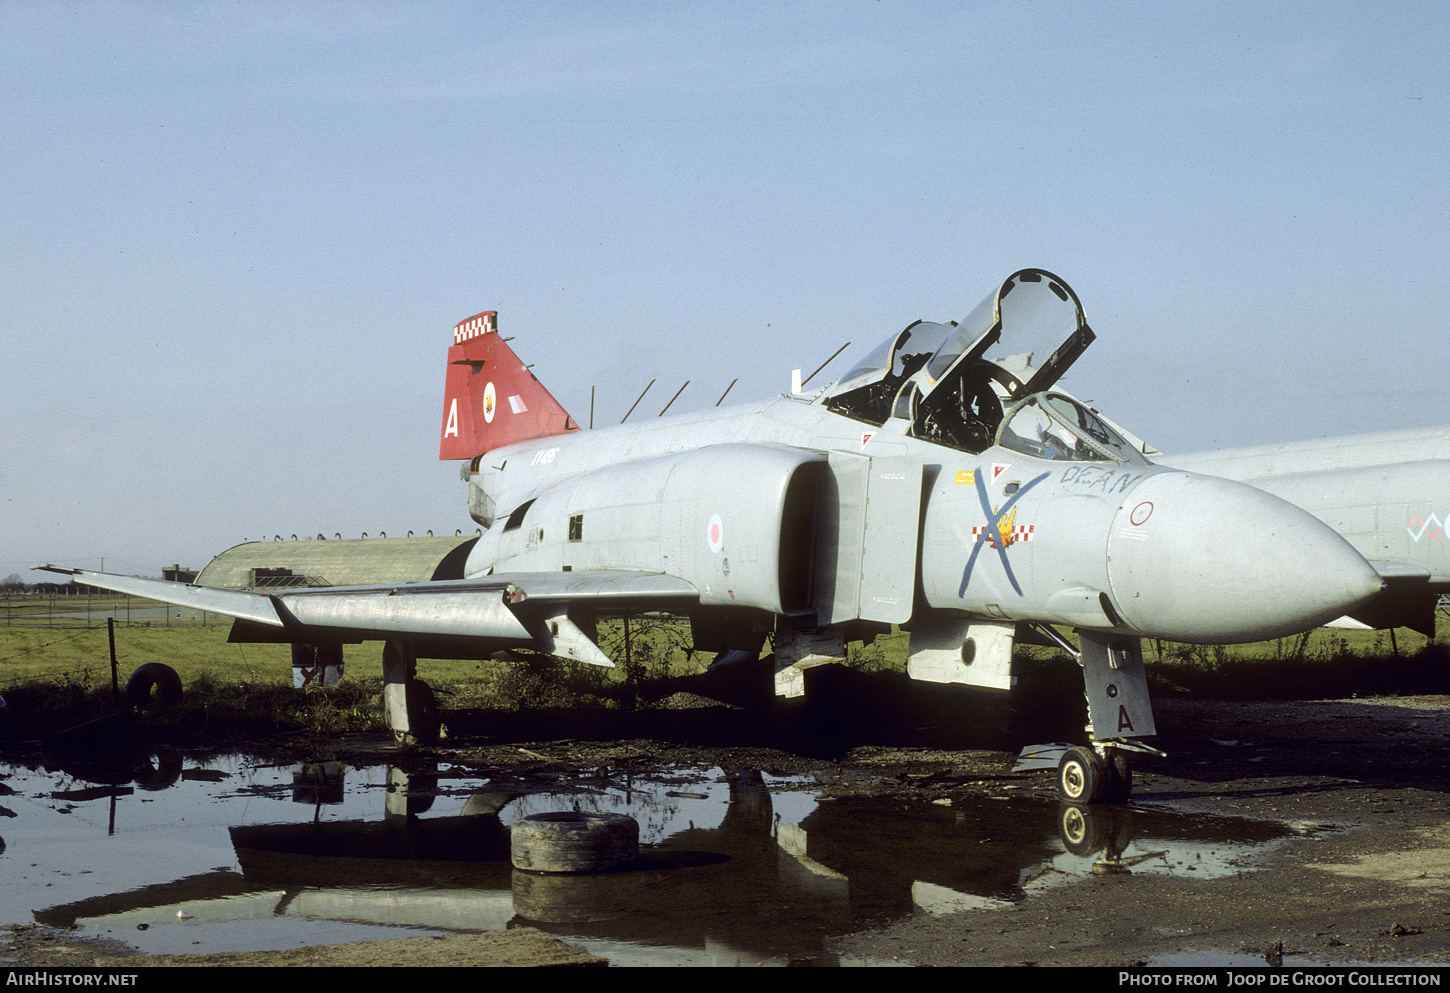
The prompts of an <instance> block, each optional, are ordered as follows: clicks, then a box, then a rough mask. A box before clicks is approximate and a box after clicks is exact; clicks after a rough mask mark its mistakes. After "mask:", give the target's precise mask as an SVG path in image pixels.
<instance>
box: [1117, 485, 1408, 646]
mask: <svg viewBox="0 0 1450 993" xmlns="http://www.w3.org/2000/svg"><path fill="white" fill-rule="evenodd" d="M1108 579H1109V584H1110V585H1111V587H1112V591H1113V602H1114V605H1115V606H1116V607H1117V608H1118V612H1119V613H1120V614H1121V615H1122V617H1123V619H1124V620H1125V621H1127V622H1128V623H1129V624H1130V625H1131V626H1132V627H1134V628H1136V629H1137V630H1138V631H1139V632H1140V633H1142V634H1144V635H1146V636H1148V637H1153V638H1166V639H1168V640H1170V641H1185V642H1194V643H1201V644H1235V643H1239V642H1245V641H1261V640H1263V639H1266V638H1279V637H1283V636H1284V635H1289V634H1295V633H1298V632H1300V631H1305V630H1308V629H1309V628H1312V627H1318V626H1319V625H1321V624H1325V623H1327V622H1329V621H1332V620H1334V619H1335V618H1336V617H1340V616H1342V615H1344V614H1346V613H1348V612H1349V611H1350V610H1352V609H1354V608H1355V607H1357V606H1358V605H1360V604H1362V603H1364V602H1365V601H1367V600H1369V599H1370V598H1371V597H1373V596H1375V595H1376V594H1378V593H1379V592H1380V590H1381V589H1382V588H1383V586H1384V582H1383V580H1381V579H1380V577H1379V576H1378V575H1377V574H1376V573H1375V571H1374V570H1373V569H1371V568H1370V566H1369V563H1368V562H1366V561H1365V560H1364V558H1363V557H1362V556H1361V555H1360V554H1359V553H1358V552H1357V551H1355V550H1354V548H1353V547H1351V546H1350V544H1349V542H1347V541H1345V540H1344V539H1343V538H1341V537H1340V536H1339V535H1338V534H1337V533H1336V532H1335V531H1334V530H1333V529H1332V528H1330V527H1329V526H1328V525H1327V524H1325V523H1323V522H1322V521H1320V520H1319V519H1318V518H1316V517H1314V516H1312V515H1311V514H1309V513H1308V512H1306V511H1304V510H1301V509H1300V508H1298V507H1296V506H1294V505H1293V504H1291V503H1287V502H1286V501H1284V500H1281V499H1279V498H1278V497H1276V496H1271V495H1270V494H1268V493H1265V492H1264V491H1262V490H1258V489H1255V488H1254V487H1252V486H1249V485H1247V484H1244V483H1236V482H1233V481H1231V480H1227V479H1219V478H1217V477H1214V476H1200V475H1198V474H1196V473H1187V472H1165V473H1155V474H1154V475H1151V476H1149V477H1148V478H1147V479H1145V480H1143V482H1141V483H1139V484H1138V485H1137V486H1136V487H1134V488H1133V490H1132V491H1130V492H1129V493H1128V494H1127V499H1125V500H1124V501H1123V504H1122V506H1121V507H1119V508H1118V513H1117V516H1116V518H1115V519H1114V521H1113V526H1112V530H1111V533H1110V534H1109V537H1108Z"/></svg>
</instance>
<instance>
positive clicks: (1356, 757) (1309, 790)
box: [0, 694, 1450, 966]
mask: <svg viewBox="0 0 1450 993" xmlns="http://www.w3.org/2000/svg"><path fill="white" fill-rule="evenodd" d="M826 696H827V699H828V701H829V702H830V703H832V704H833V706H832V707H829V708H824V707H823V708H820V709H819V710H818V711H817V712H814V713H812V712H808V711H807V712H797V713H792V714H787V715H785V716H784V717H781V716H780V715H779V714H777V715H776V717H775V718H773V719H772V720H768V721H763V722H762V721H760V720H758V719H757V718H755V717H754V716H752V714H751V713H750V712H749V711H744V710H740V709H735V708H730V707H722V706H718V705H714V704H713V702H712V701H709V700H705V699H703V698H699V699H692V698H681V699H677V700H674V701H673V703H674V706H673V707H666V708H661V709H659V710H652V711H648V712H644V713H638V714H632V715H626V714H619V715H604V716H600V715H593V716H588V715H578V714H572V715H571V714H568V713H556V714H552V715H537V714H535V715H524V716H505V715H496V714H494V715H479V714H464V713H454V714H449V715H446V717H445V720H447V722H448V724H449V738H448V740H447V741H445V743H444V745H443V746H442V747H441V748H440V749H439V750H438V752H437V754H439V755H442V756H444V757H446V758H447V760H448V761H449V762H451V763H454V764H459V765H466V766H468V767H470V768H473V769H481V770H489V771H491V772H493V773H495V774H498V775H508V776H513V777H515V778H516V779H518V780H519V781H521V782H526V781H532V782H538V781H543V780H548V781H549V782H551V783H554V784H556V785H557V784H561V783H569V782H574V783H578V784H580V786H581V787H587V786H588V784H589V781H590V779H591V777H604V778H606V779H607V778H610V777H617V776H618V775H619V774H620V772H621V770H623V771H625V772H628V771H630V770H634V771H643V770H652V771H656V772H657V771H660V770H665V769H669V768H672V767H676V766H694V767H699V766H720V767H722V768H726V769H747V768H748V769H758V770H762V771H764V772H767V773H774V774H791V773H800V774H807V773H809V774H812V775H814V776H815V777H816V778H817V781H818V789H819V791H820V794H821V795H822V796H828V797H836V798H843V799H848V798H850V797H853V796H871V797H877V798H879V797H893V796H899V797H903V798H905V797H909V798H912V799H914V800H925V801H929V802H932V803H936V804H940V805H943V806H948V807H956V808H960V809H964V810H966V809H970V808H971V807H972V805H976V804H982V803H989V802H992V801H993V800H995V799H1000V798H1003V797H1013V796H1016V797H1021V796H1034V797H1043V798H1048V797H1052V796H1055V782H1054V777H1053V775H1052V774H1051V773H1047V772H1043V773H1031V774H1017V775H1013V774H1011V773H1009V772H1008V769H1009V767H1010V763H1011V759H1012V757H1013V755H1014V754H1015V751H1016V747H1017V746H1018V745H1021V744H1027V743H1035V742H1040V741H1050V740H1072V739H1074V738H1076V739H1080V738H1081V725H1080V719H1081V718H1080V715H1079V714H1077V713H1076V712H1075V711H1074V710H1073V708H1072V707H1071V706H1067V707H1064V706H1062V705H1061V701H1046V702H1044V703H1041V705H1040V706H1029V707H1025V708H1024V707H1019V706H1014V705H1013V704H1012V702H1011V701H1009V700H1008V699H1006V698H1000V697H992V698H972V697H970V696H969V695H968V696H963V697H960V698H957V699H954V700H948V701H947V703H945V704H941V705H933V707H927V708H924V709H917V710H914V711H910V712H903V711H901V710H899V709H895V708H892V707H890V706H888V705H887V703H888V702H883V701H882V700H881V699H880V697H879V695H876V696H874V697H873V698H872V699H873V702H872V703H869V704H867V703H863V702H861V701H860V700H856V701H852V702H851V706H850V707H849V708H848V710H847V711H846V713H848V714H850V715H851V716H850V718H849V719H841V718H840V714H841V713H842V711H841V710H840V709H839V706H838V705H839V704H840V703H841V702H842V699H843V697H842V696H841V695H833V694H826ZM1155 706H1156V710H1157V722H1158V727H1159V729H1160V732H1161V733H1160V735H1159V737H1158V738H1157V739H1156V742H1155V743H1156V744H1157V745H1158V747H1160V748H1162V749H1163V750H1164V751H1166V752H1168V753H1169V757H1168V759H1166V760H1162V761H1151V762H1147V763H1144V764H1142V765H1140V766H1139V768H1138V770H1137V773H1136V783H1135V790H1134V794H1133V798H1132V801H1131V803H1130V805H1129V808H1128V815H1129V816H1131V814H1132V812H1134V811H1140V812H1145V813H1146V812H1153V811H1172V812H1175V813H1178V814H1188V815H1190V816H1201V817H1203V818H1210V817H1223V816H1227V815H1236V816H1240V817H1248V818H1257V819H1266V820H1273V821H1278V822H1284V823H1288V824H1290V825H1292V826H1294V828H1295V832H1296V833H1295V835H1294V837H1293V838H1292V839H1291V840H1289V841H1286V842H1285V843H1283V844H1280V845H1276V846H1271V847H1270V848H1269V849H1267V850H1266V851H1265V852H1264V853H1263V854H1262V855H1261V856H1260V857H1259V864H1256V865H1253V866H1243V867H1242V869H1241V871H1239V872H1236V873H1231V874H1219V875H1215V876H1214V877H1213V878H1204V879H1195V878H1193V875H1192V873H1191V872H1185V873H1183V874H1181V875H1179V876H1176V877H1173V878H1164V877H1163V876H1161V875H1156V876H1155V875H1150V874H1146V873H1134V872H1132V871H1131V867H1130V866H1117V867H1116V869H1114V867H1112V866H1109V867H1107V868H1106V869H1105V871H1103V872H1101V873H1094V874H1091V875H1087V876H1084V877H1082V878H1080V879H1076V880H1074V881H1069V882H1065V883H1064V884H1063V885H1060V886H1054V887H1048V888H1044V889H1042V890H1040V891H1034V892H1032V893H1031V894H1030V895H1029V896H1027V897H1026V898H1025V899H1021V900H1018V901H1017V902H1015V903H1012V904H1011V905H1010V906H1006V907H1003V906H995V907H991V908H984V909H969V910H962V911H958V912H953V913H931V912H927V911H925V910H923V911H919V912H916V913H912V914H909V915H907V916H906V917H904V918H900V919H897V920H895V921H893V922H892V923H890V924H887V925H886V926H884V927H881V928H879V929H875V930H867V931H864V932H857V933H851V934H845V935H839V936H835V937H832V938H830V939H829V940H828V941H827V942H826V944H825V948H824V951H823V952H822V953H821V954H820V956H819V957H818V958H815V959H813V960H812V961H809V962H801V963H798V964H823V965H830V964H853V963H870V964H879V963H890V962H899V963H901V964H914V965H988V966H999V965H1020V964H1037V965H1077V966H1125V965H1134V964H1145V963H1147V964H1213V965H1222V964H1230V963H1233V964H1250V963H1254V962H1264V961H1265V960H1266V959H1271V958H1274V957H1275V956H1278V957H1279V958H1280V959H1281V960H1282V961H1284V962H1286V963H1289V964H1295V963H1298V964H1348V963H1357V962H1371V963H1419V964H1424V963H1450V697H1445V696H1425V697H1403V698H1385V699H1365V700H1336V701H1283V702H1273V703H1264V702H1231V701H1204V700H1187V699H1163V700H1159V701H1156V702H1155ZM873 707H874V708H876V709H874V710H873V709H868V708H873ZM833 714H834V715H835V716H834V717H832V716H830V715H833ZM1008 741H1010V742H1012V743H1013V744H1012V748H1011V750H1010V751H1009V750H1006V749H1005V748H1004V745H1005V744H1006V742H1008ZM328 747H329V748H330V749H331V751H332V752H333V753H334V754H335V755H337V757H339V758H348V759H350V760H353V761H363V760H365V759H367V760H375V761H391V760H394V759H395V758H396V757H397V756H398V755H399V754H400V753H399V750H398V749H397V748H396V747H395V746H393V745H391V744H389V743H386V742H378V741H347V742H333V743H330V745H329V746H328ZM406 754H409V755H412V756H414V757H417V756H418V755H419V754H421V753H419V752H417V751H414V752H409V753H406ZM1123 869H1127V871H1121V870H1123ZM540 941H542V942H543V944H542V945H539V946H537V947H536V948H535V950H534V951H535V952H537V953H538V954H540V955H541V956H542V957H541V958H538V959H536V960H535V961H538V962H540V963H542V962H544V961H546V960H547V961H553V960H554V959H553V958H552V956H553V955H554V954H555V952H548V953H543V952H538V949H540V948H545V947H548V946H550V945H551V944H552V943H554V942H555V939H552V938H547V939H546V938H542V937H541V938H540ZM369 944H371V945H376V946H378V947H377V948H376V949H375V950H374V953H375V954H376V956H377V957H376V959H374V960H373V961H374V962H376V963H378V964H381V963H391V964H406V963H409V962H414V963H417V964H427V963H428V962H429V961H430V959H429V945H428V944H427V943H426V942H423V943H422V944H418V943H417V942H416V941H415V947H405V946H404V944H403V943H400V942H372V943H369ZM456 944H457V952H458V955H459V956H461V958H452V959H450V964H455V963H457V962H459V961H462V962H469V961H471V960H470V956H472V957H473V959H472V961H473V962H474V964H499V963H502V962H505V961H508V962H509V964H514V963H513V962H512V960H509V959H508V958H507V955H508V953H507V952H506V951H505V950H503V948H502V947H501V946H498V945H489V944H487V943H482V942H475V943H473V944H472V945H469V944H468V943H456ZM390 946H391V947H390ZM437 947H441V946H437ZM308 951H311V952H313V953H314V955H313V958H312V959H311V960H310V961H311V962H312V963H314V964H329V963H335V962H337V961H339V960H338V958H337V955H339V954H340V953H338V952H336V951H335V950H328V949H313V950H308ZM555 951H557V950H555ZM125 952H126V949H125V948H124V946H120V947H116V946H110V945H107V946H104V947H100V946H97V945H96V944H94V943H92V942H81V941H78V940H76V939H74V937H73V936H69V935H67V934H65V933H64V932H55V931H52V930H49V929H45V928H39V927H24V928H19V929H12V930H11V931H9V932H8V933H6V934H0V958H3V959H5V960H7V961H8V962H9V963H12V964H33V965H82V964H93V963H95V962H97V961H101V960H105V961H109V962H116V961H117V959H115V958H113V956H116V955H124V954H125ZM256 954H257V955H260V956H263V959H261V960H257V959H253V960H250V961H249V964H256V963H257V961H263V962H265V956H266V955H267V954H268V953H256ZM349 954H350V955H351V956H352V957H351V958H349V959H348V960H347V961H348V964H360V963H359V959H358V956H360V955H361V956H364V958H363V960H362V961H361V964H367V960H366V957H365V956H366V955H367V954H368V953H367V952H365V951H364V950H363V949H360V948H357V947H352V948H351V949H350V952H349ZM528 954H532V953H526V954H525V955H524V958H523V959H522V960H521V961H522V963H523V964H527V963H528V961H529V959H528ZM205 958H207V957H206V956H197V957H195V959H196V960H198V961H200V960H204V959H205ZM566 958H567V956H566V957H564V958H560V959H559V961H565V960H566ZM128 961H134V959H132V960H128ZM303 961H304V962H305V961H308V960H306V958H305V955H304V960H303ZM581 961H582V960H581ZM297 962H298V959H296V958H293V959H291V960H289V961H288V963H287V964H297ZM138 964H139V963H138ZM158 964H159V963H158Z"/></svg>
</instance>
